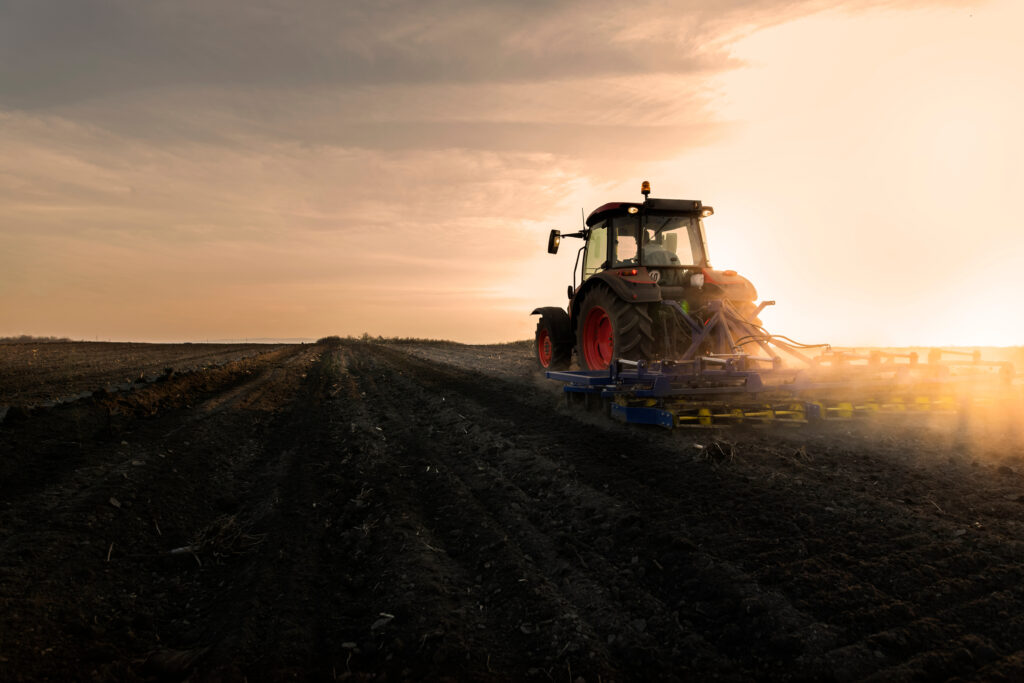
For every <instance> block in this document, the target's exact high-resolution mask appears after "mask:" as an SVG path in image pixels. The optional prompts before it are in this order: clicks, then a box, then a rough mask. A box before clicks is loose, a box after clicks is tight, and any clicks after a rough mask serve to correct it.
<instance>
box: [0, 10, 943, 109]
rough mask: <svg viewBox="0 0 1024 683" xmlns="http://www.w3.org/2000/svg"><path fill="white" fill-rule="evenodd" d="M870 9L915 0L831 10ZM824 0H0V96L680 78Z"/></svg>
mask: <svg viewBox="0 0 1024 683" xmlns="http://www.w3.org/2000/svg"><path fill="white" fill-rule="evenodd" d="M879 4H899V5H904V6H905V5H908V4H924V3H920V2H912V3H908V2H902V3H895V2H893V3H884V2H880V1H879V0H848V1H847V2H844V3H841V6H846V7H850V8H863V7H867V6H873V5H879ZM930 4H937V3H930ZM836 6H837V3H823V2H820V1H819V0H804V1H794V0H732V1H729V2H714V3H708V2H697V1H695V0H677V1H676V2H658V1H655V0H647V1H646V2H637V3H629V4H623V3H619V2H614V1H613V0H589V1H587V2H584V1H583V0H573V1H571V2H555V3H549V2H539V1H530V2H523V1H519V2H511V1H501V2H486V3H481V2H477V1H475V0H433V1H428V2H419V1H414V0H405V1H397V2H396V1H391V2H369V1H365V0H363V1H354V2H336V1H335V0H306V1H304V2H301V3H295V2H289V1H286V0H262V1H261V2H253V1H251V0H221V1H220V2H216V3H210V2H207V1H206V0H154V1H151V2H143V3H140V2H136V1H135V0H77V1H76V2H73V3H68V2H63V1H62V0H7V1H6V2H5V3H3V5H2V19H3V20H2V21H0V93H2V100H0V105H2V106H8V107H11V106H15V107H24V108H34V107H40V106H56V105H60V104H68V103H69V102H74V101H81V100H87V99H92V98H96V97H107V96H111V95H114V94H117V93H119V92H124V91H135V90H140V89H153V88H162V87H168V86H170V87H180V86H217V87H220V86H231V87H234V86H239V85H243V86H249V87H270V88H278V87H280V88H285V87H287V88H294V87H317V86H321V87H322V86H328V87H338V86H344V87H350V86H361V85H380V84H414V83H458V82H510V81H537V80H556V81H557V80H565V79H567V78H588V77H593V76H622V75H630V74H649V73H694V72H702V71H708V70H714V69H721V68H723V67H724V66H727V65H728V63H729V55H728V41H729V40H732V39H733V38H735V36H736V34H737V33H739V32H743V31H749V30H751V29H752V28H754V27H758V26H765V25H767V24H770V23H777V22H781V21H785V20H788V19H790V18H793V17H795V16H799V15H801V14H807V13H810V12H814V11H817V10H820V9H823V8H825V7H831V8H835V7H836ZM595 95H597V93H595Z"/></svg>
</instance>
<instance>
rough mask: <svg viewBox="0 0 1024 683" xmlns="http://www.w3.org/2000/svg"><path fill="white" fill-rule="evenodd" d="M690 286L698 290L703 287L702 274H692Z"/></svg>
mask: <svg viewBox="0 0 1024 683" xmlns="http://www.w3.org/2000/svg"><path fill="white" fill-rule="evenodd" d="M690 286H691V287H696V288H697V289H700V288H701V287H703V286H704V273H694V274H693V275H691V276H690Z"/></svg>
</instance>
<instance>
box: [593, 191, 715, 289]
mask: <svg viewBox="0 0 1024 683" xmlns="http://www.w3.org/2000/svg"><path fill="white" fill-rule="evenodd" d="M711 213H712V209H711V207H704V206H701V203H700V202H698V201H690V200H677V199H648V200H647V201H645V202H644V203H643V204H630V203H621V202H616V203H612V204H605V205H604V206H602V207H600V208H598V209H596V210H595V211H594V212H593V213H591V214H590V216H589V217H588V218H587V229H586V231H584V235H583V236H585V238H586V245H585V246H584V257H583V273H582V278H581V279H582V280H587V279H588V278H589V277H591V276H592V275H595V274H597V273H599V272H601V271H603V270H607V269H616V268H636V267H638V266H640V267H644V268H646V269H648V272H650V269H652V268H653V269H662V268H681V269H696V270H698V271H699V270H701V269H703V268H707V267H708V266H709V263H708V252H707V239H706V237H705V235H704V222H703V220H702V219H703V218H704V217H705V216H710V215H711ZM656 272H657V271H656ZM659 274H660V273H659ZM656 277H657V276H656ZM656 281H657V280H656Z"/></svg>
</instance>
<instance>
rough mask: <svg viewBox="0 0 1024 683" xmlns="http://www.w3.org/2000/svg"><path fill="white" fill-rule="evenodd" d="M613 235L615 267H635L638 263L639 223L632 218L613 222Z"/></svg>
mask: <svg viewBox="0 0 1024 683" xmlns="http://www.w3.org/2000/svg"><path fill="white" fill-rule="evenodd" d="M613 225H614V233H615V267H616V268H623V267H626V266H635V265H637V263H638V260H637V259H638V256H639V253H640V247H639V244H638V243H637V228H638V227H639V226H640V223H639V221H638V220H637V219H636V217H634V216H624V217H621V218H616V219H615V220H614V221H613Z"/></svg>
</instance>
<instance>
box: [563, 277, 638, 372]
mask: <svg viewBox="0 0 1024 683" xmlns="http://www.w3.org/2000/svg"><path fill="white" fill-rule="evenodd" d="M652 328H653V323H652V320H651V314H650V312H649V311H648V305H647V304H632V303H628V302H626V301H623V300H622V299H620V298H619V297H617V296H615V294H614V293H613V292H612V291H611V290H610V289H608V288H606V287H603V286H600V287H596V288H595V289H593V290H591V292H590V293H589V294H587V296H586V299H584V300H583V304H582V305H581V306H580V313H579V318H578V323H577V325H576V343H577V351H578V354H579V361H580V365H581V366H582V367H585V368H587V369H588V370H603V369H605V368H607V367H608V366H609V365H611V363H612V361H614V360H615V359H616V358H625V359H628V360H643V359H649V358H651V357H652V355H653V351H654V334H653V332H652Z"/></svg>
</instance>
